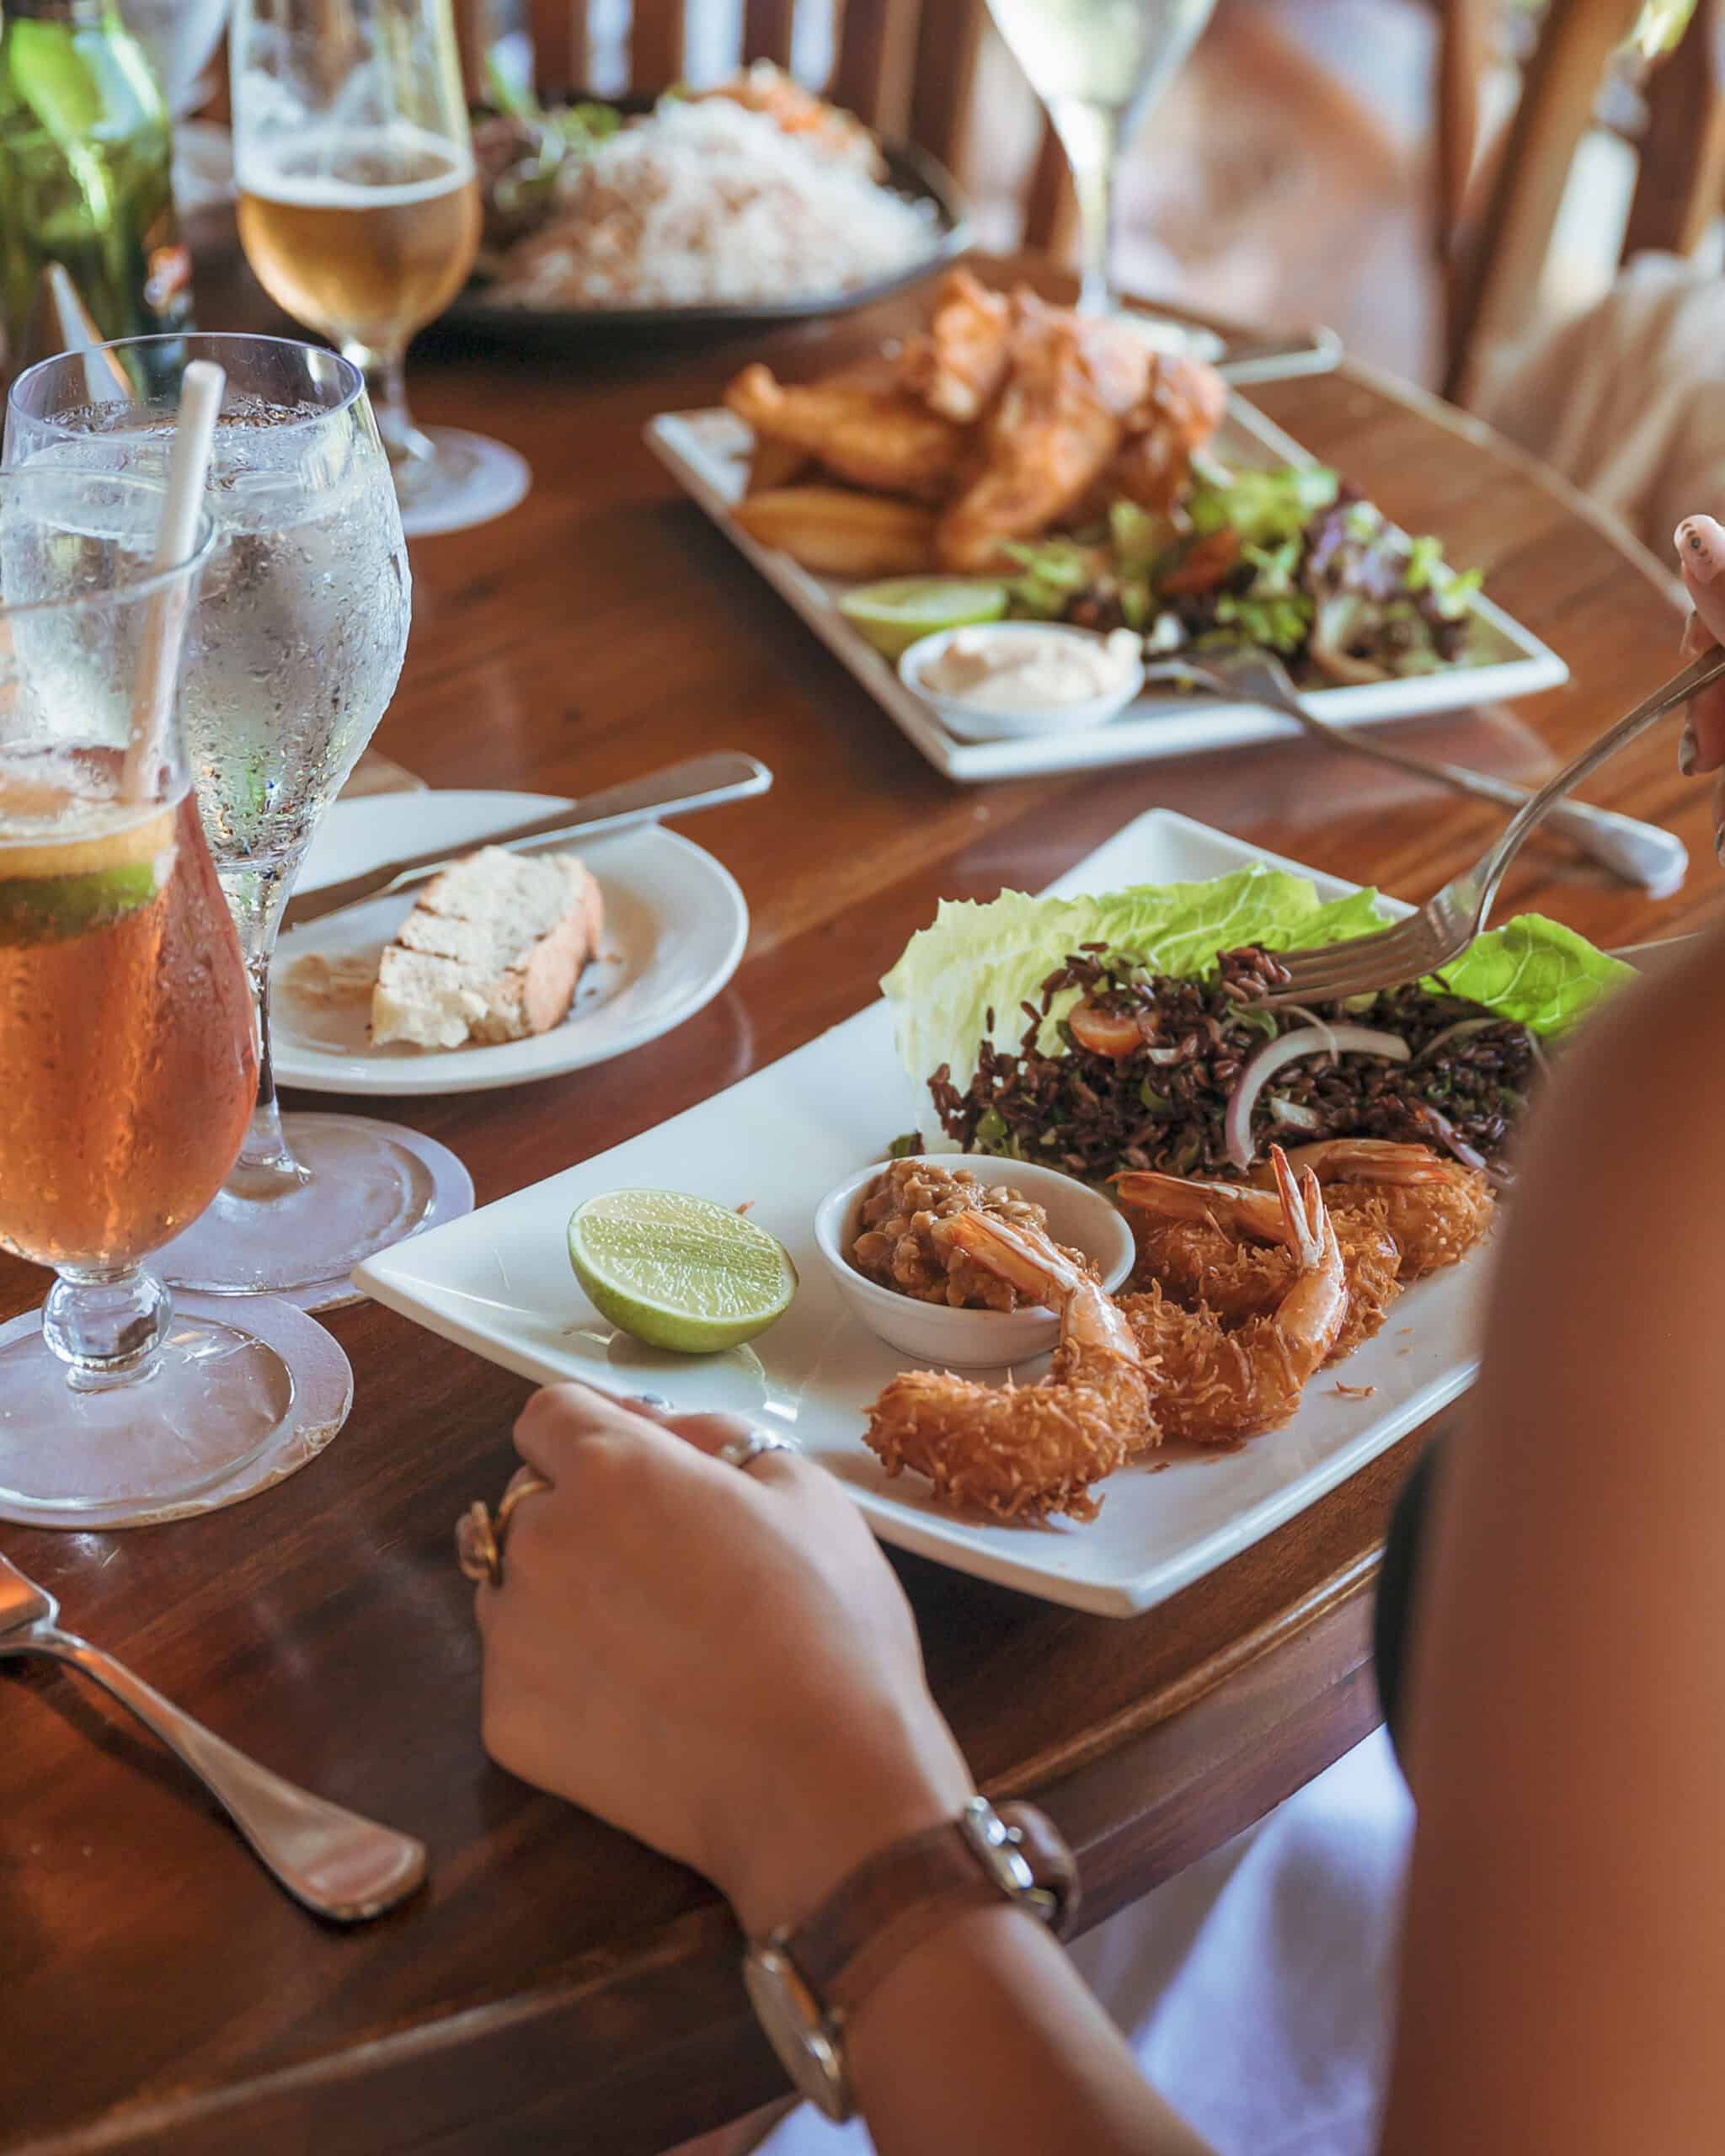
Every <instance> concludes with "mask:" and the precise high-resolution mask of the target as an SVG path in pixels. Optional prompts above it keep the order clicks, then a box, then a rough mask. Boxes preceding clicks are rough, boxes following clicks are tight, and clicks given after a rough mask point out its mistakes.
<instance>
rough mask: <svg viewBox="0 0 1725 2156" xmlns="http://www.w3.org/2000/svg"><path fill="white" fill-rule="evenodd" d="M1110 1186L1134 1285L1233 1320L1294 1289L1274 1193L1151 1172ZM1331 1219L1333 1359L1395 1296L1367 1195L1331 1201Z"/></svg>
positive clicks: (1381, 1232)
mask: <svg viewBox="0 0 1725 2156" xmlns="http://www.w3.org/2000/svg"><path fill="white" fill-rule="evenodd" d="M1114 1187H1115V1188H1116V1189H1117V1190H1118V1192H1119V1197H1120V1202H1121V1203H1122V1204H1123V1205H1124V1207H1125V1209H1126V1210H1127V1212H1128V1213H1129V1214H1130V1215H1131V1216H1132V1229H1133V1233H1134V1235H1135V1236H1136V1238H1137V1242H1138V1264H1137V1267H1136V1269H1135V1272H1134V1273H1133V1275H1132V1284H1133V1286H1134V1287H1135V1288H1137V1289H1146V1290H1148V1289H1152V1288H1154V1287H1156V1286H1160V1287H1161V1288H1162V1291H1163V1293H1164V1294H1166V1295H1167V1296H1168V1297H1169V1298H1170V1299H1172V1300H1173V1301H1174V1302H1176V1303H1178V1304H1179V1305H1181V1307H1182V1308H1183V1309H1184V1310H1194V1311H1199V1310H1208V1311H1209V1312H1210V1314H1211V1315H1213V1316H1215V1317H1216V1318H1219V1319H1220V1321H1221V1322H1222V1323H1223V1324H1224V1325H1225V1326H1242V1325H1245V1324H1247V1323H1248V1322H1249V1321H1251V1320H1252V1319H1253V1318H1256V1317H1263V1316H1266V1315H1268V1314H1269V1313H1270V1312H1271V1311H1273V1310H1274V1309H1275V1308H1276V1307H1277V1305H1279V1303H1280V1302H1281V1300H1282V1299H1283V1298H1284V1296H1285V1295H1286V1294H1287V1293H1288V1291H1289V1289H1290V1288H1291V1287H1292V1286H1293V1284H1294V1281H1295V1275H1296V1272H1297V1267H1298V1260H1297V1258H1296V1257H1295V1253H1294V1252H1293V1251H1292V1250H1290V1248H1289V1247H1288V1245H1287V1242H1286V1241H1285V1235H1286V1226H1285V1222H1284V1215H1283V1211H1282V1204H1281V1200H1280V1198H1279V1196H1278V1195H1277V1193H1275V1192H1274V1191H1268V1190H1258V1189H1257V1188H1255V1187H1251V1186H1249V1185H1242V1184H1240V1183H1229V1182H1188V1181H1187V1180H1186V1179H1185V1178H1184V1177H1179V1176H1165V1175H1154V1174H1150V1173H1131V1174H1126V1175H1121V1176H1116V1177H1114ZM1330 1222H1331V1225H1332V1227H1333V1228H1334V1230H1335V1233H1336V1241H1337V1244H1338V1247H1339V1249H1340V1251H1341V1253H1342V1271H1343V1277H1344V1278H1345V1279H1346V1280H1347V1283H1348V1314H1347V1316H1346V1317H1345V1318H1344V1319H1343V1322H1342V1329H1341V1331H1340V1332H1339V1333H1338V1335H1337V1336H1336V1341H1335V1344H1334V1346H1333V1347H1332V1348H1331V1349H1330V1353H1329V1356H1328V1358H1327V1359H1328V1360H1329V1361H1330V1362H1332V1363H1338V1362H1340V1361H1341V1359H1342V1358H1343V1356H1344V1355H1350V1354H1352V1353H1353V1352H1354V1349H1355V1348H1358V1347H1359V1345H1360V1343H1361V1342H1362V1341H1366V1340H1370V1338H1371V1337H1372V1336H1373V1334H1374V1333H1375V1332H1376V1331H1379V1329H1380V1328H1381V1326H1382V1324H1383V1322H1384V1320H1385V1318H1386V1316H1387V1315H1388V1314H1389V1310H1390V1305H1391V1303H1393V1302H1394V1301H1395V1299H1396V1297H1397V1295H1398V1294H1400V1293H1401V1280H1400V1277H1399V1276H1400V1273H1401V1269H1402V1253H1401V1251H1400V1250H1399V1249H1398V1248H1397V1245H1396V1242H1395V1240H1394V1238H1393V1237H1392V1236H1391V1234H1390V1232H1389V1230H1388V1227H1387V1225H1386V1215H1385V1209H1384V1207H1383V1205H1382V1203H1381V1201H1379V1200H1378V1199H1376V1198H1368V1199H1367V1200H1366V1201H1365V1203H1363V1204H1360V1205H1358V1206H1352V1207H1346V1208H1344V1207H1343V1206H1342V1205H1340V1204H1338V1205H1336V1206H1334V1207H1332V1209H1330Z"/></svg>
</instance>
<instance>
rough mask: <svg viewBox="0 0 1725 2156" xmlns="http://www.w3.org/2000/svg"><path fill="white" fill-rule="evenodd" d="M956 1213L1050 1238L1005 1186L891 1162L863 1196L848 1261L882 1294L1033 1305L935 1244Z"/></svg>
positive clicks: (959, 1172)
mask: <svg viewBox="0 0 1725 2156" xmlns="http://www.w3.org/2000/svg"><path fill="white" fill-rule="evenodd" d="M954 1213H992V1214H996V1216H997V1217H998V1218H999V1219H1002V1220H1005V1221H1007V1223H1008V1224H1009V1225H1011V1226H1012V1227H1015V1228H1028V1229H1030V1230H1033V1232H1034V1233H1036V1234H1039V1235H1046V1234H1047V1233H1048V1215H1047V1214H1046V1213H1044V1211H1043V1209H1042V1208H1041V1206H1039V1204H1037V1203H1036V1202H1035V1201H1034V1199H1033V1198H1026V1197H1024V1196H1023V1193H1020V1192H1018V1191H1016V1190H1014V1189H1012V1187H1011V1186H1010V1184H1007V1183H999V1184H996V1185H994V1186H992V1187H984V1185H983V1184H981V1183H980V1182H978V1181H977V1179H976V1177H975V1176H974V1175H973V1174H972V1173H971V1172H970V1171H969V1168H958V1169H950V1168H943V1167H938V1166H936V1165H935V1164H934V1162H932V1161H894V1162H893V1163H892V1165H891V1166H889V1167H887V1168H884V1169H883V1170H882V1171H881V1172H880V1174H879V1175H878V1176H877V1177H875V1179H874V1181H873V1182H872V1183H870V1184H869V1186H868V1189H867V1190H866V1191H865V1192H864V1193H863V1203H862V1206H861V1209H860V1211H859V1214H858V1232H857V1238H856V1240H855V1241H854V1242H853V1243H852V1246H851V1250H850V1259H851V1262H852V1265H854V1266H855V1267H856V1268H857V1271H858V1272H859V1273H862V1274H863V1276H864V1277H865V1278H868V1279H870V1280H873V1281H874V1282H875V1283H877V1284H878V1285H879V1286H880V1287H883V1288H890V1289H892V1290H893V1291H894V1293H895V1294H900V1295H910V1296H913V1297H914V1298H915V1299H916V1301H918V1302H921V1303H943V1304H944V1305H946V1307H947V1308H948V1310H1023V1308H1025V1307H1026V1306H1027V1305H1033V1304H1034V1302H1035V1300H1036V1298H1035V1297H1034V1296H1033V1295H1021V1294H1019V1293H1018V1291H1017V1289H1016V1288H1014V1287H1013V1286H1012V1283H1010V1282H1009V1281H1006V1280H1002V1279H1001V1278H1000V1277H999V1276H998V1274H996V1273H990V1272H988V1271H986V1270H985V1268H984V1267H981V1266H980V1265H978V1264H977V1263H976V1262H975V1261H974V1260H973V1259H971V1258H969V1257H966V1256H965V1254H964V1251H961V1250H959V1249H958V1248H957V1247H956V1246H953V1245H950V1244H946V1243H943V1242H942V1241H940V1239H939V1238H938V1237H937V1235H936V1234H935V1232H934V1230H935V1224H936V1222H937V1221H939V1220H945V1219H950V1218H951V1217H952V1215H953V1214H954ZM1055 1247H1056V1249H1060V1250H1062V1251H1064V1253H1065V1256H1066V1257H1070V1258H1071V1260H1072V1261H1073V1262H1074V1263H1075V1264H1076V1265H1077V1266H1078V1267H1079V1268H1080V1269H1081V1271H1083V1272H1085V1273H1093V1272H1094V1269H1095V1268H1094V1267H1092V1264H1091V1262H1090V1260H1089V1259H1088V1258H1087V1257H1085V1255H1084V1253H1083V1252H1082V1251H1076V1250H1065V1246H1064V1245H1061V1244H1056V1245H1055Z"/></svg>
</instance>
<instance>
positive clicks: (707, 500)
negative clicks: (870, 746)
mask: <svg viewBox="0 0 1725 2156" xmlns="http://www.w3.org/2000/svg"><path fill="white" fill-rule="evenodd" d="M647 443H648V446H649V448H650V449H652V450H653V451H654V454H655V455H656V456H658V457H659V458H660V462H662V463H664V464H665V465H666V466H668V467H669V468H670V471H671V472H673V473H674V474H675V475H676V478H677V479H678V480H679V481H680V482H681V484H682V485H683V486H684V487H685V488H687V490H688V492H689V493H690V494H692V495H693V496H694V498H695V499H696V500H697V502H698V503H699V504H700V505H701V507H702V509H704V510H706V512H707V514H708V515H709V516H710V517H711V518H712V519H713V522H714V523H715V524H716V525H717V526H718V528H719V530H720V531H723V532H724V534H725V536H726V537H727V538H729V540H730V541H731V542H732V543H733V544H734V546H737V547H740V548H741V550H742V552H744V553H745V554H746V555H747V556H748V558H749V559H750V561H751V562H752V563H754V564H755V566H756V568H757V569H759V570H760V572H761V574H762V576H764V577H765V578H766V580H767V582H768V583H769V584H772V587H773V588H774V590H776V591H777V592H778V594H779V595H780V596H781V597H782V598H784V599H786V600H788V601H789V602H790V604H791V605H792V606H794V607H795V609H796V610H797V611H798V613H799V614H800V615H801V616H802V617H803V619H804V621H805V622H807V623H808V624H809V627H810V628H811V629H813V630H814V633H815V634H816V636H818V637H819V638H820V640H821V642H822V643H825V645H826V646H827V648H828V649H829V650H830V651H831V652H833V653H834V654H836V656H837V657H838V658H839V659H842V660H843V662H844V664H846V666H848V667H849V668H850V670H851V671H852V674H854V675H856V677H857V680H859V681H860V682H861V683H862V684H863V687H864V688H865V689H867V690H868V692H869V694H870V695H871V696H873V698H874V700H875V702H877V703H878V704H879V705H880V707H881V708H882V709H883V710H884V712H886V714H887V716H888V718H890V719H891V720H892V722H893V723H894V724H895V726H896V727H897V728H899V730H900V733H902V734H908V735H909V737H910V738H911V740H912V741H914V742H915V743H916V746H917V747H918V748H919V749H920V750H921V751H922V753H923V755H925V756H927V759H928V760H929V762H930V763H932V765H933V766H935V768H936V770H937V771H943V772H944V773H945V774H946V776H948V778H950V779H958V780H959V781H961V782H969V781H973V780H977V779H991V778H1018V777H1022V776H1023V775H1024V774H1025V773H1026V772H1028V771H1087V770H1092V769H1094V768H1096V767H1097V766H1102V765H1105V764H1135V763H1145V762H1148V761H1150V760H1152V759H1154V758H1156V757H1161V756H1186V755H1193V754H1194V753H1195V752H1197V751H1199V750H1205V749H1230V748H1237V747H1239V746H1240V745H1241V744H1242V743H1245V742H1248V741H1270V740H1274V739H1278V738H1279V737H1281V736H1283V735H1286V734H1297V733H1298V732H1299V730H1300V729H1299V728H1298V727H1297V726H1295V723H1294V722H1293V720H1292V719H1289V718H1279V717H1278V716H1277V714H1276V713H1275V712H1270V711H1264V710H1263V709H1262V708H1260V707H1258V705H1256V704H1231V703H1226V702H1222V701H1221V700H1220V698H1217V697H1210V698H1204V697H1190V696H1180V695H1178V693H1176V692H1174V691H1171V690H1167V689H1160V690H1147V691H1146V692H1145V693H1144V695H1142V696H1140V697H1139V698H1138V700H1137V702H1135V703H1131V704H1129V705H1128V706H1127V707H1126V708H1125V710H1124V711H1123V712H1121V713H1120V715H1119V718H1114V719H1110V720H1109V722H1108V724H1107V725H1106V726H1097V727H1092V728H1089V729H1088V730H1087V731H1086V732H1083V733H1079V734H1056V735H1051V736H1043V737H1041V738H1039V739H1031V740H1023V741H984V742H975V741H960V740H959V739H958V738H957V737H956V735H953V734H948V732H947V730H946V728H945V727H944V726H943V724H942V723H941V721H940V718H939V717H938V715H937V713H936V712H935V711H934V709H933V707H932V706H931V705H929V704H927V703H925V702H924V701H923V699H922V698H921V696H917V695H916V693H915V691H912V690H910V689H907V688H906V687H905V685H904V683H903V682H902V681H901V680H900V679H899V676H898V674H897V671H896V670H895V668H894V667H893V666H892V664H890V662H889V661H888V660H887V659H883V658H882V657H881V655H880V654H879V652H878V651H876V650H875V649H874V648H873V646H872V645H871V644H869V643H867V642H866V641H865V639H864V638H862V637H861V636H859V635H858V634H857V631H856V630H855V629H853V628H852V627H851V625H850V623H849V622H847V621H846V619H845V617H844V616H843V615H842V614H841V613H840V611H839V610H838V607H837V605H836V599H837V596H838V595H839V594H840V593H841V591H843V590H846V588H847V585H846V579H842V578H837V577H820V576H815V575H814V574H812V572H810V571H809V570H808V569H804V568H798V565H797V563H795V562H793V560H792V559H791V558H790V556H789V555H788V554H785V553H781V552H779V551H778V550H777V548H776V547H763V546H761V544H760V543H759V542H757V541H756V540H754V539H751V538H750V536H749V535H748V533H747V532H746V531H744V529H743V528H742V526H740V524H739V523H738V522H737V520H736V519H735V518H734V516H733V515H731V510H732V507H733V505H734V504H735V503H737V502H738V501H740V499H742V494H743V488H744V481H745V473H746V469H747V460H748V454H749V447H750V432H749V430H748V428H747V427H746V426H745V424H743V422H742V421H741V420H740V419H736V418H734V416H733V414H730V413H729V412H726V411H723V410H718V411H708V412H665V413H661V414H660V416H659V418H657V419H652V420H649V422H648V425H647ZM1216 450H1217V454H1218V455H1219V456H1221V457H1222V458H1223V460H1224V461H1225V462H1230V463H1232V464H1235V465H1236V466H1238V465H1258V466H1262V465H1265V464H1300V465H1305V464H1310V463H1311V462H1313V460H1312V458H1311V456H1308V455H1307V454H1306V451H1304V450H1303V449H1302V448H1301V447H1300V445H1299V443H1298V442H1296V441H1295V440H1293V439H1292V438H1291V436H1290V435H1285V434H1284V433H1283V431H1282V430H1281V429H1280V428H1279V427H1278V426H1276V425H1275V424H1273V422H1271V421H1270V420H1268V419H1265V417H1264V416H1263V413H1261V412H1259V411H1258V410H1257V409H1256V408H1254V407H1253V406H1252V405H1250V404H1248V403H1245V402H1244V401H1243V399H1242V398H1239V397H1234V398H1230V400H1229V404H1228V417H1227V419H1226V422H1225V423H1224V425H1223V428H1222V431H1221V433H1220V435H1218V437H1217V441H1216ZM1461 566H1462V567H1464V568H1465V567H1466V563H1462V564H1461ZM1473 611H1474V616H1475V625H1476V626H1475V642H1476V644H1477V649H1478V653H1479V659H1478V663H1477V664H1474V665H1471V666H1452V667H1447V668H1445V670H1444V671H1443V672H1441V673H1439V674H1422V675H1416V676H1414V677H1413V678H1412V679H1411V680H1405V681H1372V682H1367V683H1365V684H1363V685H1361V686H1358V687H1354V688H1338V689H1320V690H1317V691H1314V692H1313V694H1312V696H1311V707H1312V709H1313V711H1314V712H1316V714H1317V716H1318V717H1319V718H1327V720H1328V721H1329V722H1330V723H1331V724H1332V726H1368V725H1375V724H1376V723H1379V722H1380V721H1381V720H1384V719H1391V718H1420V717H1422V716H1423V715H1425V714H1428V713H1429V712H1439V711H1455V710H1458V709H1461V708H1463V707H1466V706H1468V705H1471V704H1479V703H1487V702H1498V701H1500V700H1502V699H1503V698H1506V697H1510V696H1532V695H1533V694H1534V693H1535V691H1536V690H1540V689H1555V688H1557V687H1559V686H1561V685H1562V683H1563V682H1565V681H1567V680H1568V678H1569V669H1568V668H1567V666H1566V665H1565V664H1564V663H1563V661H1562V659H1559V658H1558V656H1557V653H1556V652H1554V651H1552V650H1551V649H1550V648H1548V647H1547V646H1546V645H1545V644H1543V643H1541V642H1540V640H1539V638H1537V637H1536V636H1535V635H1534V634H1533V633H1532V632H1531V631H1530V630H1528V629H1525V628H1523V627H1522V626H1521V624H1520V623H1519V622H1516V621H1514V620H1512V619H1511V618H1510V616H1509V615H1508V614H1506V613H1505V612H1504V611H1503V608H1502V607H1501V606H1494V605H1493V602H1492V601H1491V600H1489V599H1487V598H1486V597H1484V596H1483V595H1480V596H1477V597H1476V598H1475V600H1474V602H1473Z"/></svg>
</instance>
